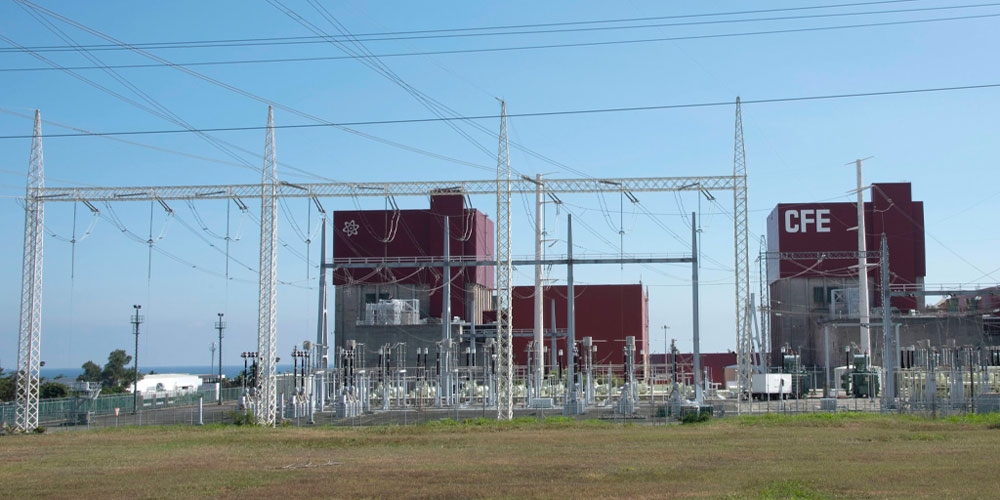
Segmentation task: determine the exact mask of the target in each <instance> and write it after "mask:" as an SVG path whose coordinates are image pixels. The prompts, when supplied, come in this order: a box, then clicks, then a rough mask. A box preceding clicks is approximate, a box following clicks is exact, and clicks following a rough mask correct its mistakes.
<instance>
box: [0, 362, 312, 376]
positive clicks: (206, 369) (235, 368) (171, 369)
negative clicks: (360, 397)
mask: <svg viewBox="0 0 1000 500" xmlns="http://www.w3.org/2000/svg"><path fill="white" fill-rule="evenodd" d="M129 368H131V366H129ZM277 368H278V373H283V372H291V371H292V370H293V368H294V367H293V366H292V365H284V364H280V363H279V364H278V366H277ZM4 371H5V372H8V373H11V372H12V371H11V370H7V369H5V370H4ZM242 371H243V365H222V375H223V376H224V377H225V378H235V377H236V376H237V375H239V374H240V372H242ZM139 372H140V373H142V374H144V375H148V374H149V373H150V372H153V373H180V374H188V375H217V374H218V373H219V367H218V366H211V365H164V366H140V367H139ZM82 374H83V368H82V367H76V368H49V367H47V366H45V367H42V368H40V369H39V376H41V377H42V378H45V379H47V380H56V379H57V378H63V379H70V380H76V377H78V376H80V375H82Z"/></svg>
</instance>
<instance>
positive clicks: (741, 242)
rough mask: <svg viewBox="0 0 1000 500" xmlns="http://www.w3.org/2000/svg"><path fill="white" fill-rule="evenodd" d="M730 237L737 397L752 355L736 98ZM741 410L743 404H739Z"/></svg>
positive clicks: (746, 390) (745, 389)
mask: <svg viewBox="0 0 1000 500" xmlns="http://www.w3.org/2000/svg"><path fill="white" fill-rule="evenodd" d="M733 182H734V183H735V186H734V187H733V215H735V217H736V219H735V221H734V224H733V239H734V241H735V245H736V247H735V248H736V259H735V260H736V265H735V269H736V364H737V371H738V372H739V373H738V375H737V376H738V380H737V391H738V392H739V394H740V398H741V399H740V400H741V401H742V400H743V397H744V395H749V394H750V382H751V381H750V377H751V375H750V360H751V358H752V356H753V346H752V342H751V337H750V335H751V333H750V332H751V330H750V322H751V321H752V320H753V319H752V316H751V314H750V313H749V307H750V265H749V264H750V248H749V247H750V241H749V235H748V228H747V166H746V156H745V151H744V149H743V113H742V111H741V110H740V98H739V96H737V97H736V135H735V141H734V146H733ZM739 407H740V409H742V404H740V405H739Z"/></svg>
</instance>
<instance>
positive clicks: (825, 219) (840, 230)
mask: <svg viewBox="0 0 1000 500" xmlns="http://www.w3.org/2000/svg"><path fill="white" fill-rule="evenodd" d="M871 199H872V201H870V202H866V203H865V209H864V213H865V233H866V235H865V236H866V238H865V244H866V246H867V248H868V250H870V251H878V250H879V248H880V246H881V240H882V235H883V234H884V235H885V236H886V239H887V242H888V247H889V255H890V259H889V273H890V275H891V276H892V285H911V286H916V287H922V286H923V283H924V276H925V275H926V274H927V268H926V263H925V256H924V204H923V202H920V201H913V199H912V195H911V193H910V184H909V183H906V182H901V183H890V184H872V188H871ZM857 226H858V216H857V204H855V203H781V204H779V205H778V206H777V207H775V208H774V210H773V211H772V212H771V215H769V216H768V218H767V246H768V251H769V252H836V251H856V250H857V249H858V233H857V230H856V228H857ZM876 263H877V262H872V264H876ZM851 266H855V267H851ZM856 266H857V258H856V257H851V258H846V259H833V258H830V257H824V258H823V259H795V260H791V259H789V260H780V261H779V260H775V259H771V260H770V261H769V262H768V268H767V270H768V283H774V282H775V281H777V280H779V279H789V278H811V277H835V278H840V277H851V276H853V277H854V278H855V279H856V278H857V268H856ZM868 275H869V278H870V282H871V283H873V284H874V285H875V289H876V290H881V275H880V273H879V268H878V267H875V266H870V268H869V270H868ZM872 299H873V300H872V302H871V303H872V304H873V305H875V306H876V307H881V297H880V296H879V294H878V293H876V294H875V295H873V296H872ZM892 305H893V307H896V308H897V309H899V310H909V309H916V308H917V301H916V299H914V298H910V297H895V298H893V299H892Z"/></svg>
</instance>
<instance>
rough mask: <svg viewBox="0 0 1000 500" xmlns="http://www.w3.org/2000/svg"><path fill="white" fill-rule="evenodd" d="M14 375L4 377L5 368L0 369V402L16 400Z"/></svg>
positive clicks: (9, 374)
mask: <svg viewBox="0 0 1000 500" xmlns="http://www.w3.org/2000/svg"><path fill="white" fill-rule="evenodd" d="M14 375H15V374H14V373H8V374H6V375H4V373H3V368H0V401H13V400H14V386H15V381H14Z"/></svg>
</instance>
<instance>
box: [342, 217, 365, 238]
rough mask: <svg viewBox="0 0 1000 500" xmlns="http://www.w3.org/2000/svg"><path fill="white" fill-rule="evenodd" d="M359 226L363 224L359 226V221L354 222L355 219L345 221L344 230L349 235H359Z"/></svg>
mask: <svg viewBox="0 0 1000 500" xmlns="http://www.w3.org/2000/svg"><path fill="white" fill-rule="evenodd" d="M359 227H361V226H359V225H358V223H357V222H354V220H353V219H352V220H349V221H347V222H345V223H344V229H343V231H344V233H345V234H347V235H348V236H357V235H358V228H359Z"/></svg>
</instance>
